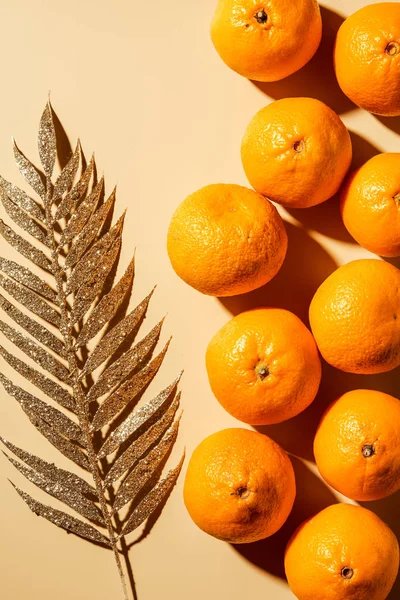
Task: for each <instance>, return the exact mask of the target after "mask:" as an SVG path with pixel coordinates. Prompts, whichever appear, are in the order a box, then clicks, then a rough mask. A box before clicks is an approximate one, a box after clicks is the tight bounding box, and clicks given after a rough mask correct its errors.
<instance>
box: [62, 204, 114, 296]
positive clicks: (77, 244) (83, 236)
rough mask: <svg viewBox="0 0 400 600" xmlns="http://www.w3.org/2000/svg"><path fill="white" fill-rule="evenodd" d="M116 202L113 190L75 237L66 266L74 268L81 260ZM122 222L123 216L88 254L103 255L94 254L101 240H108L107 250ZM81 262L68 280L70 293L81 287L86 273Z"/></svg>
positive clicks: (95, 256) (68, 291)
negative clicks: (74, 283)
mask: <svg viewBox="0 0 400 600" xmlns="http://www.w3.org/2000/svg"><path fill="white" fill-rule="evenodd" d="M114 202H115V194H114V192H113V193H112V194H111V196H110V197H109V198H108V199H107V201H106V202H105V203H104V204H102V205H101V206H100V208H99V209H98V210H97V211H96V212H95V213H94V215H93V216H92V218H91V219H90V221H89V222H88V223H87V224H86V225H85V227H84V228H83V229H82V231H81V232H80V234H79V235H78V236H77V238H76V239H75V241H74V244H73V246H72V248H71V250H70V252H69V253H68V255H67V257H66V259H65V267H66V268H72V267H73V266H74V265H75V264H76V263H77V262H78V261H79V259H80V258H81V257H82V256H83V255H84V254H85V252H86V250H87V249H88V248H89V246H90V244H91V243H92V242H93V240H94V239H95V238H96V236H97V234H98V233H99V231H100V229H101V228H102V227H103V225H104V222H105V220H106V218H107V216H108V214H109V213H110V211H111V209H112V207H113V206H114ZM122 223H123V217H121V218H120V219H119V220H118V222H117V223H116V224H115V225H114V227H112V228H111V229H110V231H109V232H108V233H106V234H105V235H104V236H103V237H102V238H101V239H100V240H99V241H98V242H97V243H96V244H95V245H94V246H93V248H91V249H90V250H89V252H88V255H89V256H90V257H92V256H93V258H98V257H99V256H101V254H97V255H94V253H95V252H98V251H99V250H100V247H101V248H102V247H103V246H100V242H101V241H102V240H103V242H104V244H105V243H106V242H107V243H106V244H105V250H107V249H108V248H109V247H110V246H111V244H112V242H113V241H114V239H115V237H116V235H117V234H118V233H120V231H121V229H122ZM113 235H114V237H113ZM85 260H86V263H87V264H89V263H88V261H87V259H86V257H85ZM81 263H82V261H81ZM81 263H79V264H78V265H77V267H76V268H75V271H74V272H73V273H72V275H71V277H70V278H69V280H68V283H67V289H66V291H67V293H68V294H69V293H71V292H72V291H75V290H76V289H77V288H78V287H79V285H80V283H81V278H82V276H84V275H86V271H84V270H83V268H82V266H81ZM86 263H85V269H86V267H87V264H86ZM78 267H80V271H79V272H80V275H79V276H77V275H76V273H75V272H76V269H77V268H78ZM74 277H75V279H76V282H77V284H76V285H73V284H72V281H74Z"/></svg>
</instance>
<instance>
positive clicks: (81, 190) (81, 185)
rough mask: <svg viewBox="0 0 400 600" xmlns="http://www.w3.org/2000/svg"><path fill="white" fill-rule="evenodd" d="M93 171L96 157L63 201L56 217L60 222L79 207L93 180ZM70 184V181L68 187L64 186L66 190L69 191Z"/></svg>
mask: <svg viewBox="0 0 400 600" xmlns="http://www.w3.org/2000/svg"><path fill="white" fill-rule="evenodd" d="M67 166H68V165H67ZM66 168H67V167H66ZM93 171H94V157H92V158H91V160H90V163H89V164H88V166H87V167H86V169H85V170H84V172H83V175H82V177H81V178H80V179H79V180H78V182H77V183H76V184H75V185H74V187H73V188H72V190H71V191H70V192H68V194H67V195H66V196H65V197H64V198H63V200H61V202H60V205H59V207H58V209H57V212H56V217H55V218H56V219H57V220H58V221H59V220H60V219H63V218H64V217H66V216H67V215H69V213H70V212H71V210H72V209H73V208H74V206H76V205H77V203H78V202H79V200H80V199H81V198H82V196H83V195H84V194H85V192H86V190H87V188H88V185H89V183H90V180H91V178H92V175H93ZM75 173H76V172H75ZM69 184H70V180H68V186H65V185H64V188H66V187H68V189H69V187H70V185H69Z"/></svg>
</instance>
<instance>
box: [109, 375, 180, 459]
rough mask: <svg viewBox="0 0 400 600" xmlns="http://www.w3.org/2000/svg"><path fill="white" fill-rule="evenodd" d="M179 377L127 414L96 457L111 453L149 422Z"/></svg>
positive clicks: (164, 401) (168, 395)
mask: <svg viewBox="0 0 400 600" xmlns="http://www.w3.org/2000/svg"><path fill="white" fill-rule="evenodd" d="M178 381H179V378H178V379H176V380H175V381H174V382H173V383H172V384H171V385H169V386H168V387H167V388H165V389H164V390H163V391H162V392H160V393H159V394H158V395H157V396H156V397H155V398H153V399H152V400H149V402H147V403H146V404H145V405H144V406H142V407H141V408H139V409H137V410H136V411H134V412H133V413H131V414H130V415H129V417H127V418H126V419H125V420H124V421H123V422H122V423H121V425H118V427H117V428H116V429H114V431H112V433H111V434H110V435H109V436H108V438H107V440H106V441H105V442H104V444H103V446H102V448H101V450H100V452H99V455H98V457H99V458H104V457H106V456H107V455H108V454H111V453H112V452H114V450H116V449H117V448H118V447H119V446H120V445H121V444H123V443H124V442H126V440H127V439H129V438H130V437H131V435H133V434H134V433H135V432H136V431H137V430H138V429H139V428H140V427H143V426H144V425H145V423H146V422H151V421H152V419H153V417H154V416H155V414H156V413H157V412H158V411H159V410H160V408H161V407H162V406H163V405H165V404H167V403H168V400H169V399H170V397H171V394H172V392H173V391H174V389H175V388H176V386H177V383H178Z"/></svg>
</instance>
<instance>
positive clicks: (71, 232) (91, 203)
mask: <svg viewBox="0 0 400 600" xmlns="http://www.w3.org/2000/svg"><path fill="white" fill-rule="evenodd" d="M103 185H104V178H103V177H102V178H101V179H100V181H99V182H98V183H97V185H96V186H95V188H94V190H93V192H92V193H91V194H89V196H88V197H87V198H86V199H85V200H84V201H83V202H81V204H80V205H79V208H78V210H77V211H76V212H75V213H74V214H73V215H72V216H71V218H70V220H69V221H68V224H67V225H66V227H65V229H64V231H63V233H62V235H61V238H60V246H64V245H65V244H69V243H70V242H71V241H72V240H73V238H74V237H75V236H76V235H78V233H79V232H80V231H81V230H82V229H83V227H84V226H85V225H86V223H87V222H88V220H89V219H90V217H91V215H92V214H93V211H94V210H95V208H96V206H97V204H98V202H99V200H100V196H101V193H102V191H103Z"/></svg>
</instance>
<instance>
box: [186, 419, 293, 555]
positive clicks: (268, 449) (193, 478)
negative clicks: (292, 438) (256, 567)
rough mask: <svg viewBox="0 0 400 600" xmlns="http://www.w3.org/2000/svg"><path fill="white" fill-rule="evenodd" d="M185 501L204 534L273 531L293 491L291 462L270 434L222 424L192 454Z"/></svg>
mask: <svg viewBox="0 0 400 600" xmlns="http://www.w3.org/2000/svg"><path fill="white" fill-rule="evenodd" d="M183 493H184V501H185V505H186V508H187V510H188V511H189V514H190V516H191V518H192V519H193V521H194V522H195V523H196V525H197V526H198V527H200V529H202V530H203V531H205V532H206V533H208V534H210V535H212V536H214V537H216V538H218V539H220V540H224V541H226V542H232V543H236V544H240V543H247V542H255V541H257V540H260V539H263V538H266V537H268V536H270V535H272V534H273V533H275V532H276V531H277V530H278V529H280V527H282V525H283V524H284V522H285V521H286V519H287V517H288V516H289V513H290V511H291V510H292V506H293V502H294V498H295V495H296V483H295V477H294V471H293V467H292V463H291V462H290V459H289V457H288V455H287V454H286V452H285V451H284V450H282V448H281V447H280V446H278V444H276V443H275V442H274V441H273V440H271V439H270V438H269V437H267V436H265V435H262V434H261V433H257V432H256V431H249V430H247V429H224V430H223V431H218V432H217V433H214V434H212V435H210V436H209V437H207V438H206V439H205V440H203V441H202V442H201V443H200V444H199V446H197V448H196V449H195V451H194V452H193V454H192V457H191V459H190V462H189V465H188V469H187V473H186V478H185V484H184V492H183Z"/></svg>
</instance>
